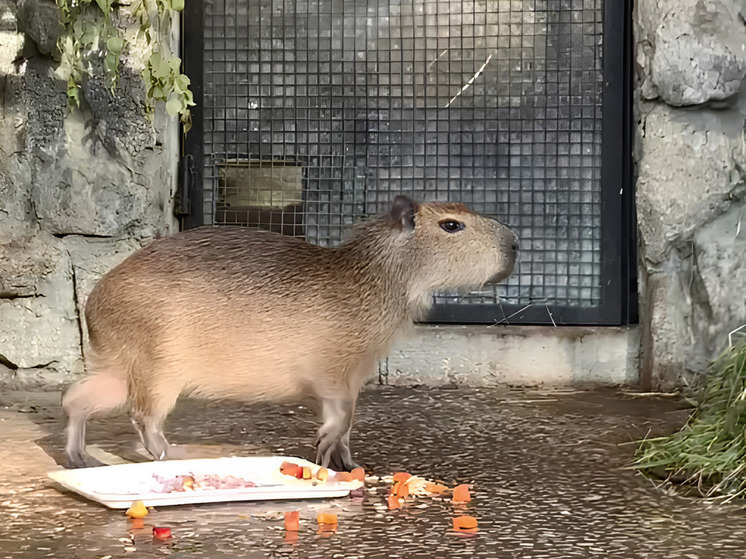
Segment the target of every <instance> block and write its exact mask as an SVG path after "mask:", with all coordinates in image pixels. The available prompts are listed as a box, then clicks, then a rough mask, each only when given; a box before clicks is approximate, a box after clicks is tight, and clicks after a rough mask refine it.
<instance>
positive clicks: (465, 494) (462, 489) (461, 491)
mask: <svg viewBox="0 0 746 559" xmlns="http://www.w3.org/2000/svg"><path fill="white" fill-rule="evenodd" d="M453 500H454V502H459V503H467V502H469V501H471V493H470V492H469V486H468V485H466V484H462V485H457V486H456V487H454V488H453Z"/></svg>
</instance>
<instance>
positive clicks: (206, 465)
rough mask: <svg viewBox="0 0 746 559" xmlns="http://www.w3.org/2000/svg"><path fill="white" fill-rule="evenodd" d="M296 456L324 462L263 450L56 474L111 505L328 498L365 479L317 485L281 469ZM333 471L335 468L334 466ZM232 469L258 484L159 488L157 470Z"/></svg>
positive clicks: (51, 474) (59, 480) (304, 462)
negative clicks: (252, 454) (268, 453)
mask: <svg viewBox="0 0 746 559" xmlns="http://www.w3.org/2000/svg"><path fill="white" fill-rule="evenodd" d="M285 460H288V461H292V462H295V463H297V464H300V465H302V466H309V467H310V468H311V469H312V471H313V472H316V470H318V468H319V466H317V465H316V464H314V463H312V462H309V461H307V460H303V459H301V458H295V457H292V456H266V457H265V456H260V457H246V458H243V457H237V458H207V459H199V460H166V461H163V462H142V463H138V464H120V465H115V466H101V467H97V468H81V469H74V470H64V469H62V470H53V471H50V472H48V475H49V477H50V478H52V479H53V480H54V481H56V482H57V483H59V484H60V485H62V486H63V487H65V488H67V489H69V490H71V491H74V492H75V493H78V494H80V495H83V496H84V497H86V498H88V499H90V500H92V501H97V502H99V503H101V504H103V505H106V506H107V507H109V508H113V509H126V508H129V506H130V505H131V504H132V502H133V501H142V502H143V503H144V504H145V506H168V505H185V504H191V503H220V502H229V501H262V500H275V499H324V498H328V497H344V496H346V495H348V494H349V493H350V491H351V490H352V489H357V488H358V487H360V486H362V483H361V482H358V481H351V482H338V481H329V482H328V483H326V484H323V485H316V486H313V485H311V484H310V483H309V482H308V481H301V480H296V479H295V478H291V477H289V476H285V475H283V474H281V473H280V464H281V463H282V462H283V461H285ZM329 473H330V476H331V475H332V474H333V473H334V472H332V471H330V472H329ZM195 474H196V475H210V474H212V475H218V476H225V475H232V476H236V477H240V478H243V479H246V480H250V481H253V482H254V483H255V484H256V487H246V488H240V489H198V490H194V491H177V492H171V493H161V492H154V490H153V488H152V486H153V485H155V484H154V478H153V476H154V475H158V476H161V477H165V478H168V477H175V476H179V475H195Z"/></svg>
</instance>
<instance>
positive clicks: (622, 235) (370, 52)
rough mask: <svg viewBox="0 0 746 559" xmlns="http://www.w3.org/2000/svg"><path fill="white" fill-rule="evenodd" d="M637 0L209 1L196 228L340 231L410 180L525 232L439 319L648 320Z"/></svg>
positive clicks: (195, 7)
mask: <svg viewBox="0 0 746 559" xmlns="http://www.w3.org/2000/svg"><path fill="white" fill-rule="evenodd" d="M628 27H629V13H628V6H627V3H626V2H624V1H622V0H481V1H464V0H405V1H403V2H402V1H400V0H194V1H190V2H187V5H186V9H185V13H184V28H185V29H184V33H183V37H184V39H185V40H184V55H185V63H186V69H187V70H186V71H187V74H188V75H189V76H190V77H191V79H192V82H193V89H194V94H195V100H196V102H197V107H196V108H195V110H194V113H193V119H194V127H193V129H192V131H190V132H189V134H188V135H187V136H186V139H185V144H184V154H185V155H184V158H183V161H182V167H183V171H184V172H183V184H182V193H183V195H182V199H181V204H180V208H181V211H180V213H181V214H182V218H183V225H184V227H194V226H197V225H202V224H216V225H227V224H237V225H244V226H258V227H264V228H267V229H271V230H275V231H278V232H281V233H283V234H288V235H296V236H301V237H303V238H305V239H307V240H308V241H310V242H313V243H317V244H321V245H325V246H329V245H333V244H335V243H337V242H339V241H340V239H342V237H343V236H344V234H345V231H346V230H347V229H348V228H349V227H350V226H351V225H352V224H353V223H354V222H355V221H356V220H358V219H360V218H361V217H363V216H365V215H368V214H370V213H373V212H378V211H382V210H384V209H385V208H386V207H387V206H388V204H389V202H390V201H391V200H392V199H393V197H394V195H395V194H397V193H404V194H408V195H410V196H412V197H414V198H415V199H417V200H448V201H458V202H464V203H466V204H467V205H468V206H470V207H471V208H472V209H474V210H476V211H478V212H480V213H483V214H485V215H489V216H492V217H495V218H497V219H499V220H500V221H502V222H503V223H505V224H506V225H508V226H510V227H511V228H513V230H515V231H516V232H517V233H518V235H519V237H520V238H521V258H520V262H519V265H518V267H517V270H516V273H515V274H514V275H513V276H512V277H511V278H509V279H508V280H507V281H505V282H503V283H501V284H498V285H488V286H486V287H485V288H484V289H482V290H480V291H478V292H473V293H468V294H457V293H439V294H436V295H435V296H434V297H435V300H434V303H435V304H434V307H433V311H432V313H431V315H430V320H431V321H433V322H458V323H487V324H504V323H511V324H513V323H532V324H555V325H560V324H607V325H614V324H627V323H630V322H634V321H635V320H636V317H635V312H636V304H635V299H634V292H635V289H636V286H635V277H634V273H635V265H634V262H635V253H634V250H635V241H634V223H633V220H634V215H633V212H634V208H633V196H632V192H631V189H630V183H631V181H630V149H629V128H628V127H629V122H630V116H629V95H628V86H629V62H628V59H627V57H626V56H625V54H626V52H628V47H627V42H628V34H629V33H628Z"/></svg>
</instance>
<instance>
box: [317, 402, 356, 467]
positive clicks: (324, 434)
mask: <svg viewBox="0 0 746 559" xmlns="http://www.w3.org/2000/svg"><path fill="white" fill-rule="evenodd" d="M321 403H322V407H321V415H322V420H323V424H322V425H321V427H320V428H319V431H318V435H317V439H316V441H317V447H316V462H317V463H318V464H320V465H321V466H324V467H332V468H333V469H341V470H351V469H353V468H355V467H357V464H356V463H355V462H354V461H353V460H352V455H351V453H350V446H349V431H350V428H351V426H352V416H353V415H354V412H355V400H354V399H353V398H324V399H323V400H322V402H321Z"/></svg>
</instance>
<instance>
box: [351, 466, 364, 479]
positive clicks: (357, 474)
mask: <svg viewBox="0 0 746 559" xmlns="http://www.w3.org/2000/svg"><path fill="white" fill-rule="evenodd" d="M350 475H351V476H352V479H356V480H357V481H362V482H363V483H365V470H363V469H362V468H353V469H352V471H351V472H350Z"/></svg>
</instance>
